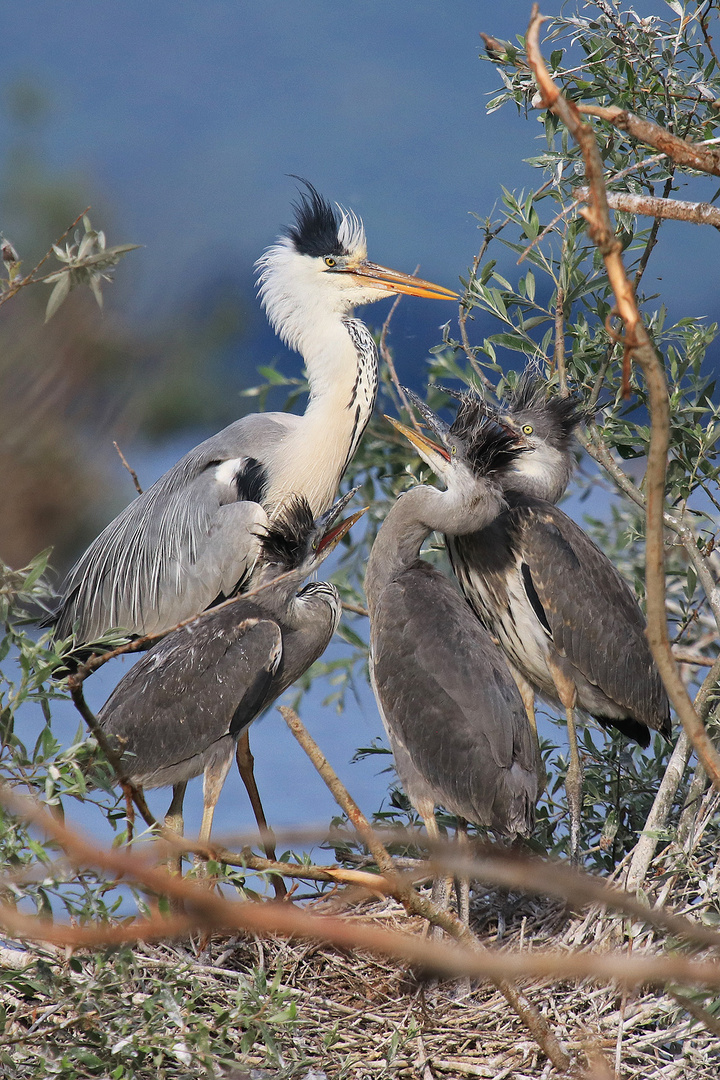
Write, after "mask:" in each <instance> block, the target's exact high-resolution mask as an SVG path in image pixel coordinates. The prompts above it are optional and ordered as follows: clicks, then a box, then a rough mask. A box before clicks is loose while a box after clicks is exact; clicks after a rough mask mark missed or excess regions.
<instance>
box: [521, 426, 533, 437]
mask: <svg viewBox="0 0 720 1080" xmlns="http://www.w3.org/2000/svg"><path fill="white" fill-rule="evenodd" d="M533 430H534V429H533V426H532V424H523V429H522V431H523V435H532V433H533Z"/></svg>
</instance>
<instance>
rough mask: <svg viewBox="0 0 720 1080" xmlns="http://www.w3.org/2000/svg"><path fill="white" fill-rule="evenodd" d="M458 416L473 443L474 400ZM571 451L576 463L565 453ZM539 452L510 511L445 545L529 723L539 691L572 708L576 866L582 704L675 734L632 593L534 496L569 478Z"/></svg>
mask: <svg viewBox="0 0 720 1080" xmlns="http://www.w3.org/2000/svg"><path fill="white" fill-rule="evenodd" d="M461 409H462V423H461V425H459V428H460V430H461V431H462V433H463V435H464V437H465V438H466V439H467V438H471V436H470V435H469V434H468V433H471V431H472V425H473V422H475V423H477V425H479V426H482V424H483V423H484V422H485V421H484V417H485V412H486V410H485V408H484V406H483V405H482V403H480V402H478V401H477V399H476V398H475V397H474V396H473V395H468V396H467V397H466V399H465V400H464V401H463V402H462V406H461ZM473 415H474V416H475V421H473ZM453 426H454V425H453ZM513 426H515V424H513ZM525 426H526V425H523V424H521V425H520V432H523V429H524V427H525ZM527 426H530V427H532V425H531V424H528V425H527ZM532 434H533V433H531V435H532ZM447 438H448V439H452V438H453V427H451V428H450V429H449V430H448V435H447ZM564 453H565V457H566V459H569V450H568V449H567V448H566V451H565V452H564ZM533 454H534V457H535V464H534V466H533V467H532V468H530V469H526V468H525V466H524V465H520V466H518V467H516V468H515V469H514V470H513V471H512V472H511V471H507V472H505V473H504V474H503V475H502V476H501V479H500V483H501V485H502V488H503V492H504V495H505V499H506V501H507V506H506V508H505V509H504V510H503V511H502V512H501V513H500V514H498V515H497V517H496V518H495V519H494V520H493V521H492V522H491V523H489V524H488V525H487V526H484V527H483V528H482V529H479V530H477V531H475V532H472V533H470V532H468V533H467V534H466V535H463V536H459V535H452V534H449V533H448V534H447V535H446V537H445V540H446V545H447V550H448V554H449V556H450V561H451V563H452V566H453V569H454V571H455V575H456V577H457V579H458V582H459V584H460V587H461V589H462V590H463V593H464V594H465V596H466V598H467V600H468V602H469V603H470V606H471V607H472V608H473V610H474V611H475V613H476V614H477V616H478V617H479V619H480V621H481V622H482V624H483V625H484V626H485V627H486V628H487V629H488V630H489V632H490V633H491V634H492V635H493V637H494V638H495V639H496V640H497V641H498V642H499V644H500V646H501V647H502V649H503V650H504V652H505V654H506V656H507V658H508V660H509V662H510V664H511V668H512V669H513V672H514V674H515V677H516V679H517V682H518V686H519V688H520V690H521V692H522V694H523V700H524V701H525V705H526V708H527V710H528V716H529V718H530V722H531V724H532V726H533V727H535V717H534V706H533V692H538V693H540V694H541V695H543V696H544V697H545V698H547V699H548V700H549V701H551V702H553V703H558V704H560V705H561V706H562V707H563V708H564V710H565V716H566V720H567V725H568V741H569V745H570V764H569V768H568V773H567V779H566V789H567V795H568V806H569V809H570V819H571V825H570V849H571V856H572V858H573V859H574V860H577V858H578V856H579V835H580V811H581V803H582V763H581V761H580V756H579V751H578V746H577V736H576V732H575V718H574V709H575V707H576V706H577V707H579V708H580V709H582V710H584V711H585V712H586V713H589V714H590V715H591V716H593V717H595V718H596V719H597V720H598V721H599V723H600V724H601V725H602V726H603V727H615V728H617V729H618V730H619V731H621V732H622V733H623V734H624V735H625V736H627V737H628V738H630V739H634V740H635V741H636V742H638V743H640V745H641V746H647V745H648V744H649V741H650V732H651V731H659V732H661V734H662V735H664V736H665V737H666V738H667V737H668V736H669V735H670V705H669V702H668V698H667V694H666V692H665V688H664V686H663V684H662V680H661V679H660V675H659V672H658V670H657V668H656V666H655V662H654V660H653V658H652V655H651V652H650V648H649V645H648V642H647V638H646V636H645V620H644V618H643V615H642V612H641V611H640V608H639V606H638V603H637V600H636V598H635V596H634V594H633V592H632V590H631V589H630V587H629V586H628V584H627V583H626V582H625V581H624V580H623V578H622V577H621V576H620V574H619V573H618V572H617V570H616V569H615V567H614V566H613V564H612V563H611V562H610V560H609V559H608V558H607V557H606V556H605V555H604V554H603V553H602V552H601V551H600V549H599V548H597V547H596V545H595V544H594V543H593V542H592V540H590V538H589V537H588V536H587V535H586V534H585V533H584V532H583V530H582V529H580V528H579V526H577V525H576V524H575V523H574V522H573V521H572V520H571V519H570V518H568V517H567V515H566V514H564V513H563V512H562V510H560V509H559V508H558V507H557V506H555V505H554V504H553V503H552V502H549V501H545V500H543V499H541V498H535V497H533V495H532V491H533V490H536V491H547V492H550V493H553V494H554V496H557V497H559V495H560V494H561V493H562V491H564V488H565V486H566V484H567V478H566V479H565V480H563V470H562V468H559V469H558V468H557V461H558V460H560V462H561V465H562V453H561V452H560V451H558V457H556V458H555V464H553V459H552V457H551V458H548V457H547V456H545V457H543V454H542V452H540V453H538V452H537V449H536V450H534V451H531V452H530V453H528V455H527V458H528V459H531V457H532V456H533ZM543 463H545V464H543ZM523 470H525V471H523ZM567 476H568V477H569V472H568V473H567ZM518 488H520V489H521V490H518ZM528 492H529V493H528Z"/></svg>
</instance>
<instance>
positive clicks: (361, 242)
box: [337, 203, 367, 259]
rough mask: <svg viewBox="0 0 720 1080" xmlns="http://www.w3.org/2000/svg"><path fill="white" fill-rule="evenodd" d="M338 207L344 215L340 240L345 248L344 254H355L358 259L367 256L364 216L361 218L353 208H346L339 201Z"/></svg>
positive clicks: (339, 234) (339, 232) (339, 233)
mask: <svg viewBox="0 0 720 1080" xmlns="http://www.w3.org/2000/svg"><path fill="white" fill-rule="evenodd" d="M337 208H338V210H339V211H340V213H341V215H342V220H341V221H340V227H339V229H338V240H339V241H340V244H341V246H342V247H343V249H344V254H346V255H353V256H354V257H355V258H357V259H365V258H367V240H366V239H365V226H364V225H363V223H362V218H359V217H358V216H357V214H356V213H355V212H354V211H353V210H346V209H345V207H344V206H340V204H339V203H338V204H337Z"/></svg>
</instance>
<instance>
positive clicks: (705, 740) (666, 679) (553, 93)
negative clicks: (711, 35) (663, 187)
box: [526, 4, 720, 790]
mask: <svg viewBox="0 0 720 1080" xmlns="http://www.w3.org/2000/svg"><path fill="white" fill-rule="evenodd" d="M542 22H543V18H542V16H541V15H540V9H539V7H538V5H537V4H534V5H533V9H532V16H531V19H530V25H529V27H528V33H527V41H526V44H527V57H528V63H529V65H530V68H531V69H532V72H533V74H534V76H535V81H536V82H537V86H538V90H539V92H540V95H541V97H542V103H543V106H544V107H545V108H547V109H550V111H551V112H553V113H554V114H555V115H556V116H557V117H559V119H560V120H561V121H562V122H563V123H564V124H565V126H566V127H567V129H568V131H569V132H570V134H571V135H572V136H573V138H574V139H575V140H576V142H577V143H578V145H579V147H580V149H581V151H582V155H583V160H584V162H585V174H586V177H587V181H588V186H589V188H590V196H591V198H590V204H589V205H588V206H587V207H586V208H584V210H583V211H582V215H583V217H584V218H585V220H586V221H587V223H588V235H589V236H590V239H591V240H592V241H593V243H594V244H595V246H596V247H597V249H598V251H599V252H600V254H601V255H602V257H603V260H604V262H605V268H606V270H607V274H608V279H609V281H610V285H611V287H612V290H613V293H614V294H615V302H616V305H617V311H618V314H619V315H620V318H621V319H622V321H623V323H624V326H625V339H624V349H625V355H624V362H623V370H624V374H625V381H626V384H627V379H628V376H629V364H630V360H631V359H634V360H636V361H637V362H638V363H639V364H640V366H641V368H642V371H643V375H644V376H645V383H646V385H647V389H648V401H649V410H650V420H651V429H650V446H649V449H648V464H647V472H646V474H645V490H646V499H647V507H646V520H647V526H646V542H645V561H646V571H645V583H646V592H647V618H648V629H647V635H648V642H649V644H650V648H651V650H652V654H653V657H654V658H655V662H656V664H657V666H658V670H659V671H660V675H661V677H662V680H663V683H664V684H665V688H666V690H667V693H668V697H669V698H670V701H671V703H672V705H673V707H674V708H675V711H676V713H677V715H678V717H679V718H680V720H681V722H682V725H683V728H684V729H685V731H686V732H687V735H688V738H689V739H690V740H691V742H692V744H693V747H694V749H695V752H696V753H697V755H698V757H699V758H700V760H701V761H702V764H703V767H704V768H705V769H706V771H707V773H708V776H709V777H710V778H711V779H712V782H713V784H714V785H715V786H716V787H717V788H718V790H720V755H718V753H717V751H716V749H715V747H714V746H713V744H712V742H711V741H710V738H709V736H708V734H707V732H706V730H705V725H704V724H703V723H702V721H701V720H700V718H699V716H698V715H697V713H696V712H695V709H694V708H693V704H692V701H691V700H690V697H689V695H688V692H687V690H686V688H685V685H684V683H683V681H682V679H681V678H680V673H679V671H678V667H677V664H676V663H675V660H674V658H673V655H672V651H671V648H670V639H669V637H668V629H667V617H666V613H665V566H664V550H663V524H664V510H665V507H664V501H665V500H664V496H665V473H666V467H667V453H668V447H669V443H670V402H669V397H668V389H667V382H666V379H665V370H664V368H663V365H662V363H661V361H660V357H659V356H658V354H657V353H656V351H655V349H654V347H653V344H652V342H651V341H650V338H649V336H648V333H647V331H646V329H645V327H644V325H643V323H642V320H641V318H640V312H639V311H638V307H637V303H636V301H635V294H634V292H633V288H632V285H631V284H630V281H629V280H628V277H627V274H626V273H625V267H624V265H623V261H622V246H621V244H620V241H619V240H618V239H617V237H616V236H615V234H614V232H613V229H612V225H611V223H610V211H609V209H608V203H607V194H606V190H605V179H604V174H603V166H602V160H601V157H600V152H599V150H598V146H597V142H596V140H595V135H594V133H593V130H592V128H591V127H590V126H589V125H588V124H586V123H584V121H583V119H582V117H581V115H580V112H579V110H578V108H577V106H576V105H575V104H574V103H573V102H572V101H568V100H567V99H566V98H565V97H563V95H562V94H561V93H560V90H559V89H558V88H557V86H556V85H555V83H554V82H553V80H552V78H551V77H550V73H549V72H548V70H547V68H546V66H545V62H544V60H543V58H542V54H541V52H540V45H539V36H540V25H541V23H542ZM617 111H618V113H621V112H622V110H617ZM659 130H660V131H663V129H659ZM664 134H666V135H669V133H667V132H665V133H664ZM669 138H670V139H671V140H672V139H675V136H672V137H669ZM677 141H678V142H680V143H681V144H682V145H683V146H686V147H687V144H685V143H682V140H677ZM652 145H655V143H653V144H652ZM669 145H670V142H664V143H663V144H662V145H660V146H659V149H662V150H666V149H667V147H668V146H669ZM673 147H674V144H673ZM668 152H672V151H671V150H668ZM673 156H674V155H673ZM675 160H678V158H677V157H676V158H675ZM695 167H697V166H695ZM708 171H710V170H708Z"/></svg>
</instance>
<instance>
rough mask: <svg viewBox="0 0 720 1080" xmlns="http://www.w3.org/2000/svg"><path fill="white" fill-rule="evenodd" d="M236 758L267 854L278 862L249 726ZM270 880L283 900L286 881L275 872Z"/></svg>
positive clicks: (240, 741) (243, 735) (278, 898)
mask: <svg viewBox="0 0 720 1080" xmlns="http://www.w3.org/2000/svg"><path fill="white" fill-rule="evenodd" d="M235 759H236V761H237V767H238V772H239V773H240V777H241V779H242V782H243V784H244V785H245V790H246V791H247V793H248V797H249V799H250V805H251V806H252V808H253V813H254V815H255V821H256V822H257V827H258V829H259V830H260V835H261V836H262V838H263V850H264V852H265V856H266V858H268V859H270V860H271V861H272V862H276V860H277V855H276V854H275V837H274V836H273V831H272V829H271V828H270V827H269V826H268V823H267V819H266V817H265V811H264V810H263V804H262V802H261V800H260V792H259V791H258V789H257V784H256V783H255V771H254V765H255V758H254V757H253V756H252V751H251V750H250V731H249V728H243V730H242V731H241V732H240V737H239V739H238V741H237V748H236V750H235ZM270 880H271V882H272V887H273V891H274V893H275V897H276V899H277V900H282V898H283V897H284V896H287V889H286V888H285V882H284V881H283V879H282V878H281V877H278V875H277V874H273V875H272V877H271V879H270Z"/></svg>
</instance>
